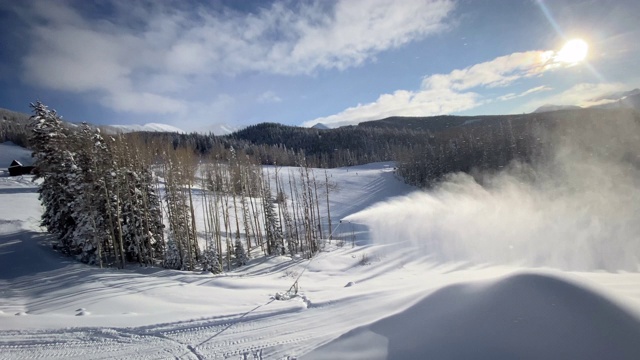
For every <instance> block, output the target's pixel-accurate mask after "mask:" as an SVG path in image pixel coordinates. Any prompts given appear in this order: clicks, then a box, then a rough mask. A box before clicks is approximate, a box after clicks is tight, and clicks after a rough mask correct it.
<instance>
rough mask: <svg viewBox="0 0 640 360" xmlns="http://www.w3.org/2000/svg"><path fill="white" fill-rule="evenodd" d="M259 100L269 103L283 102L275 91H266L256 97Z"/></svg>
mask: <svg viewBox="0 0 640 360" xmlns="http://www.w3.org/2000/svg"><path fill="white" fill-rule="evenodd" d="M256 101H257V102H259V103H263V104H267V103H278V102H282V99H281V98H280V97H279V96H278V95H277V94H276V93H275V92H273V91H265V92H263V93H262V94H260V96H258V98H257V99H256Z"/></svg>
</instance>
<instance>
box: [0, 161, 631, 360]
mask: <svg viewBox="0 0 640 360" xmlns="http://www.w3.org/2000/svg"><path fill="white" fill-rule="evenodd" d="M384 165H389V164H371V165H367V166H359V167H351V168H348V169H347V168H341V169H333V170H329V176H330V180H331V181H333V182H335V183H337V184H338V186H339V188H338V190H337V191H334V193H333V194H332V204H331V205H332V216H333V217H334V218H335V221H334V226H336V225H338V222H337V219H340V218H349V215H352V214H356V213H359V212H360V211H362V210H364V209H365V208H368V207H369V206H372V205H374V204H376V203H379V202H380V201H385V200H388V199H390V198H392V197H396V196H403V195H408V194H409V193H411V192H413V191H414V190H415V189H413V188H411V187H409V186H407V185H404V184H402V182H401V181H399V180H398V179H397V178H396V177H395V175H394V174H393V172H392V171H391V169H390V168H389V167H385V166H384ZM285 171H286V169H285ZM323 176H324V173H323V172H318V178H323ZM35 190H36V188H35V185H34V184H33V183H32V182H31V179H30V177H16V178H9V177H0V359H16V358H47V359H48V358H60V359H62V358H64V359H113V358H135V359H175V358H181V359H212V358H232V359H244V358H247V359H253V358H263V359H286V358H287V357H289V358H296V357H302V358H305V357H306V356H308V357H309V358H314V359H318V358H320V359H356V358H360V359H376V358H379V359H384V358H390V359H402V358H404V359H413V358H425V359H426V358H433V359H455V358H474V359H478V358H485V359H513V358H519V359H525V358H532V359H533V358H545V359H552V358H557V359H566V358H581V359H602V358H611V359H613V358H616V359H638V358H640V345H639V344H640V341H637V339H639V338H640V326H639V321H638V316H639V314H640V275H639V274H638V273H636V272H615V271H612V272H602V271H593V272H579V273H578V272H567V271H564V272H561V271H558V270H553V269H541V268H537V269H526V268H522V267H516V266H514V265H509V264H508V263H504V264H500V265H489V264H480V263H476V264H474V263H469V262H464V261H457V262H446V261H442V259H439V258H433V257H429V256H427V255H424V254H422V252H420V251H415V249H414V248H413V246H414V245H412V244H413V242H407V241H402V240H403V239H396V240H397V241H387V242H385V243H384V244H372V243H371V242H370V239H371V238H372V236H371V234H368V233H366V232H365V231H364V227H363V225H361V224H356V223H348V222H346V221H344V222H343V223H342V224H339V227H338V228H337V230H336V231H335V233H334V235H335V236H336V238H339V239H345V240H346V241H345V245H344V246H343V247H337V246H336V244H337V241H335V240H334V241H332V242H331V243H328V245H327V247H326V250H325V251H323V252H322V253H320V254H319V255H318V256H317V257H316V258H314V259H313V261H311V262H309V261H308V260H302V259H290V258H287V257H276V258H269V259H264V258H258V259H254V260H252V262H251V263H250V264H249V265H248V266H246V267H244V268H242V269H238V270H234V271H232V272H230V273H227V274H225V275H221V276H213V275H210V274H200V273H193V272H180V271H170V270H163V269H150V268H140V267H137V266H131V267H130V268H128V269H127V270H124V271H122V270H114V269H99V268H97V267H91V266H86V265H83V264H79V263H77V262H75V261H73V260H72V259H69V258H65V257H62V256H60V255H58V254H57V253H55V252H53V251H52V250H51V247H50V246H49V239H48V237H47V236H46V235H44V234H43V233H42V230H41V229H40V228H39V226H38V222H39V217H40V211H41V210H40V205H39V203H38V200H37V193H36V192H35ZM198 206H200V204H196V208H198ZM323 207H324V206H323ZM322 211H324V210H323V208H321V212H322ZM355 218H358V216H356V217H355ZM422 220H423V221H429V220H428V219H422ZM386 233H387V234H391V233H392V232H391V231H387V232H386ZM397 233H398V234H402V231H398V232H397ZM354 237H355V242H356V246H355V247H352V242H351V241H352V240H353V238H354ZM363 256H364V257H365V258H366V261H363ZM362 263H366V265H362ZM305 268H307V270H306V271H305V272H304V274H303V275H302V277H301V280H300V291H301V293H300V295H301V296H298V297H294V298H293V299H291V300H288V301H277V300H274V295H275V294H276V293H277V292H282V291H286V290H287V289H288V288H289V287H290V286H291V284H292V283H293V281H294V279H295V278H296V277H297V276H298V275H299V274H300V273H301V272H302V271H303V270H304V269H305ZM305 354H306V355H305Z"/></svg>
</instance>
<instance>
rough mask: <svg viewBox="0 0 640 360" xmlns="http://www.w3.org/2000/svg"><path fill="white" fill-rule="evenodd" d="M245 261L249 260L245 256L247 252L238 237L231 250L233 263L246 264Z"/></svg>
mask: <svg viewBox="0 0 640 360" xmlns="http://www.w3.org/2000/svg"><path fill="white" fill-rule="evenodd" d="M247 261H249V257H248V256H247V252H246V251H245V250H244V246H243V245H242V241H240V239H237V240H236V245H235V248H234V251H233V264H234V265H235V266H236V267H240V266H244V265H247Z"/></svg>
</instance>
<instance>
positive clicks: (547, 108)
mask: <svg viewBox="0 0 640 360" xmlns="http://www.w3.org/2000/svg"><path fill="white" fill-rule="evenodd" d="M575 109H582V108H581V107H580V106H576V105H553V104H546V105H542V106H540V107H539V108H537V109H535V110H534V111H533V112H534V113H543V112H551V111H558V110H575Z"/></svg>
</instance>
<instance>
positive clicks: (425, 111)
mask: <svg viewBox="0 0 640 360" xmlns="http://www.w3.org/2000/svg"><path fill="white" fill-rule="evenodd" d="M553 59H554V52H553V51H527V52H519V53H513V54H510V55H506V56H500V57H497V58H495V59H493V60H490V61H486V62H483V63H479V64H475V65H473V66H469V67H467V68H464V69H457V70H453V71H451V72H450V73H448V74H433V75H429V76H426V77H425V78H423V79H422V84H421V88H420V90H418V91H408V90H397V91H395V92H394V93H392V94H383V95H380V97H379V98H378V99H377V100H376V101H374V102H372V103H368V104H365V105H358V106H355V107H350V108H348V109H346V110H344V111H342V112H340V113H338V114H335V115H331V116H326V117H320V118H317V119H314V120H310V121H307V122H305V123H303V124H302V126H313V125H314V124H317V123H319V122H320V123H323V124H325V125H327V126H330V127H337V126H344V125H355V124H358V123H360V122H362V121H367V120H377V119H382V118H385V117H389V116H433V115H442V114H450V113H455V112H461V111H465V110H469V109H472V108H475V107H477V106H480V105H482V104H484V103H485V102H486V101H484V100H483V99H482V97H481V96H480V95H479V94H478V93H476V92H473V91H470V90H472V89H474V88H479V87H484V88H495V87H504V86H507V85H510V84H512V83H513V82H515V81H517V80H519V79H522V78H529V77H534V76H538V75H540V74H542V73H543V72H545V71H550V70H554V69H559V68H562V67H568V66H569V65H563V64H561V63H557V62H555V61H554V60H553ZM548 89H549V88H547V87H544V86H539V87H536V88H533V89H530V90H528V91H525V92H524V93H522V94H515V93H513V94H507V95H504V96H501V97H499V98H497V100H501V101H504V100H509V99H513V98H515V97H520V96H526V95H529V94H531V93H534V92H538V91H543V90H548Z"/></svg>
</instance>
